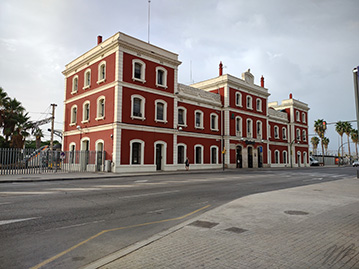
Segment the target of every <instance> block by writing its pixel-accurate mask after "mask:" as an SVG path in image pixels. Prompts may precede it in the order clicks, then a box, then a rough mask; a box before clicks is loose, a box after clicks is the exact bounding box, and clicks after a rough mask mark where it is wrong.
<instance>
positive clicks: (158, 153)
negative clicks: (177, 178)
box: [156, 144, 162, 170]
mask: <svg viewBox="0 0 359 269" xmlns="http://www.w3.org/2000/svg"><path fill="white" fill-rule="evenodd" d="M156 170H162V145H161V144H156Z"/></svg>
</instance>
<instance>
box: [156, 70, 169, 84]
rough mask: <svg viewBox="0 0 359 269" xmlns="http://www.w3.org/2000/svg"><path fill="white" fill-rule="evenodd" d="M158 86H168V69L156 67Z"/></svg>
mask: <svg viewBox="0 0 359 269" xmlns="http://www.w3.org/2000/svg"><path fill="white" fill-rule="evenodd" d="M156 86H157V87H164V88H167V70H166V69H165V68H163V67H156Z"/></svg>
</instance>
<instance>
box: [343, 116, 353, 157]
mask: <svg viewBox="0 0 359 269" xmlns="http://www.w3.org/2000/svg"><path fill="white" fill-rule="evenodd" d="M343 130H344V133H345V134H346V135H347V137H348V151H349V158H351V154H350V141H349V137H350V133H351V131H352V124H351V123H350V122H348V121H344V122H343Z"/></svg>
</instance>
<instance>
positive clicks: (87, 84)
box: [83, 69, 91, 90]
mask: <svg viewBox="0 0 359 269" xmlns="http://www.w3.org/2000/svg"><path fill="white" fill-rule="evenodd" d="M90 86H91V70H90V69H88V70H86V72H85V80H84V88H83V89H84V90H85V89H87V88H90Z"/></svg>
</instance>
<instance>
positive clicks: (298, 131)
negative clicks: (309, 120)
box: [297, 129, 300, 141]
mask: <svg viewBox="0 0 359 269" xmlns="http://www.w3.org/2000/svg"><path fill="white" fill-rule="evenodd" d="M297 140H298V141H300V130H299V129H297Z"/></svg>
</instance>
